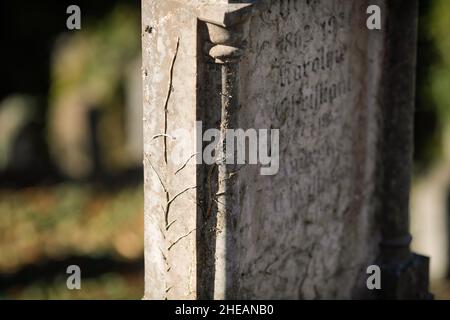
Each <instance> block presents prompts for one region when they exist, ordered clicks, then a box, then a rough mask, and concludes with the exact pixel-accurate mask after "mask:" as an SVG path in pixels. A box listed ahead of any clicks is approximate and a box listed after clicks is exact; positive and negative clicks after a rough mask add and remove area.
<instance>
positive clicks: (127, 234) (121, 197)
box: [0, 184, 144, 299]
mask: <svg viewBox="0 0 450 320" xmlns="http://www.w3.org/2000/svg"><path fill="white" fill-rule="evenodd" d="M0 198H1V199H2V201H1V202H0V252H1V254H0V274H2V275H3V276H5V275H8V274H10V275H11V276H12V275H14V273H16V272H18V271H20V270H21V269H22V268H24V267H26V266H29V265H33V264H36V263H38V262H42V261H44V262H45V261H64V259H67V258H71V257H80V256H85V257H90V258H92V259H95V258H99V257H108V261H118V262H121V261H122V262H126V261H128V262H129V263H132V262H133V261H135V262H136V264H138V267H137V269H139V261H141V260H142V254H143V203H144V199H143V191H142V186H139V187H128V188H125V189H123V190H118V191H102V190H99V189H98V188H97V187H95V186H89V185H85V186H80V185H70V184H62V185H56V186H53V187H33V188H28V189H25V190H21V191H19V192H15V191H12V190H0ZM74 261H76V258H75V260H74ZM65 267H67V266H65ZM80 267H81V268H82V273H83V266H80ZM107 267H108V266H106V268H107ZM142 268H143V266H142ZM36 270H39V269H36ZM65 271H66V270H65V269H61V270H58V272H57V273H55V274H54V277H52V278H54V279H51V280H50V281H42V280H40V275H39V274H36V275H34V276H33V277H32V278H33V279H34V280H35V282H34V283H31V284H29V285H25V286H24V287H21V286H19V287H13V288H9V289H8V290H7V292H6V293H5V292H1V291H0V297H2V296H3V297H6V298H12V297H14V298H41V299H47V298H65V297H72V298H74V297H75V298H91V297H93V298H96V299H100V298H104V299H109V298H141V297H142V294H143V289H142V288H143V279H142V278H141V277H140V276H139V272H137V273H136V272H134V271H133V272H134V275H133V274H132V275H131V276H130V275H128V278H127V277H126V276H122V275H120V273H106V274H98V275H96V276H98V278H90V279H86V281H84V279H83V280H82V290H81V291H69V290H67V288H66V284H65V281H66V279H67V276H66V275H65ZM84 271H89V270H84ZM124 271H126V270H124ZM0 283H1V281H0ZM127 283H129V285H127ZM115 284H117V287H116V286H115ZM122 289H123V290H122Z"/></svg>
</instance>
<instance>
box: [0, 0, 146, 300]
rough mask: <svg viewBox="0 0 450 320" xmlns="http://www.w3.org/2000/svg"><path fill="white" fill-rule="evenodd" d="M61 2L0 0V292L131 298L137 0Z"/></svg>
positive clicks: (138, 260) (138, 187) (139, 237)
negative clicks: (75, 21)
mask: <svg viewBox="0 0 450 320" xmlns="http://www.w3.org/2000/svg"><path fill="white" fill-rule="evenodd" d="M70 4H73V3H71V2H68V1H1V4H0V8H1V9H0V13H1V19H0V23H1V50H0V52H1V53H0V54H1V61H2V62H1V65H2V68H1V70H2V74H3V81H2V84H1V87H0V299H141V298H142V296H143V286H144V281H143V191H142V144H143V141H142V125H141V121H142V104H141V76H140V75H141V71H140V61H141V60H140V55H141V52H140V48H141V46H140V41H141V36H140V34H141V30H140V29H141V28H140V1H138V0H136V1H118V0H96V1H76V4H77V5H78V6H80V8H81V30H79V31H78V30H74V31H69V30H68V29H67V27H66V20H67V18H68V17H69V14H66V9H67V7H68V6H69V5H70ZM69 265H78V266H80V268H81V274H82V290H73V291H69V290H67V288H66V280H67V277H68V275H67V274H66V268H67V267H68V266H69Z"/></svg>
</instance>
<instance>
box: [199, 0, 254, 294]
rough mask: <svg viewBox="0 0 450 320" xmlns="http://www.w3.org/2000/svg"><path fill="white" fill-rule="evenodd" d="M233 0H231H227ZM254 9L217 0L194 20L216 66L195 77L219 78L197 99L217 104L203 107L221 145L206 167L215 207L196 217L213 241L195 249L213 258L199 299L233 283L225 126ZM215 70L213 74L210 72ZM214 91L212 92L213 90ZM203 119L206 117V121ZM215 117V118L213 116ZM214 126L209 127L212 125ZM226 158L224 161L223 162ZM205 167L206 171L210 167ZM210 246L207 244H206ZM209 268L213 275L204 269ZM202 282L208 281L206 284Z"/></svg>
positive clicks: (232, 111)
mask: <svg viewBox="0 0 450 320" xmlns="http://www.w3.org/2000/svg"><path fill="white" fill-rule="evenodd" d="M229 2H232V1H229ZM253 10H255V6H254V5H253V4H249V3H222V4H213V5H204V6H202V7H201V9H200V10H199V20H200V21H201V22H203V23H204V24H205V27H206V28H205V29H206V30H205V31H206V32H205V33H204V34H203V35H201V36H200V44H201V47H202V48H203V49H204V51H205V53H207V55H208V57H209V59H210V60H211V61H208V59H206V61H204V62H205V63H214V64H216V66H213V67H210V68H208V70H207V72H210V73H212V74H207V75H203V76H204V77H202V76H201V75H200V76H199V78H200V79H203V80H205V79H208V78H209V79H213V78H217V79H220V82H218V84H219V86H215V85H214V84H213V83H214V82H213V81H211V82H208V83H209V86H207V87H206V88H204V89H203V91H202V92H203V93H204V94H205V96H206V97H208V98H207V99H206V101H205V102H204V103H203V104H201V106H202V108H205V109H206V108H212V109H217V110H216V111H215V112H214V111H213V112H207V114H210V115H212V114H216V115H217V116H219V118H217V119H216V120H218V122H219V124H218V129H219V130H220V144H219V149H220V150H218V153H217V155H216V157H217V161H216V163H215V164H213V166H212V167H210V170H214V166H217V175H216V176H212V175H210V176H209V179H211V178H212V177H214V178H215V180H216V190H215V192H214V193H215V196H214V197H213V199H208V201H214V202H215V203H216V205H215V206H212V207H211V212H209V213H208V215H207V216H205V217H203V219H200V221H201V222H200V223H201V224H204V225H206V226H210V228H202V230H201V232H202V233H203V235H204V238H203V239H204V240H206V239H208V240H206V241H210V242H214V244H213V243H211V245H213V246H214V248H212V250H209V252H208V250H204V251H202V250H203V248H202V247H203V245H202V244H199V246H198V247H199V250H200V252H205V253H206V254H210V255H212V256H214V257H215V259H214V261H211V263H213V264H214V266H213V268H205V269H204V270H203V272H201V274H202V277H205V278H206V279H208V280H207V281H212V282H213V285H212V283H211V285H212V286H213V288H214V289H213V291H211V292H202V293H201V294H200V297H202V298H214V299H226V298H227V296H228V297H229V296H230V292H231V291H232V288H230V287H232V284H233V282H234V281H236V280H237V279H235V277H236V276H237V275H236V273H235V271H236V270H235V269H234V268H233V266H234V263H233V261H231V260H230V259H229V254H227V250H232V245H231V246H230V242H232V241H233V240H232V234H231V233H232V232H233V231H232V230H230V227H229V226H230V225H232V224H233V222H234V221H233V219H234V217H235V212H233V211H235V210H234V205H235V202H236V194H235V192H234V183H235V179H234V177H233V175H234V174H235V172H236V171H237V170H238V167H237V166H236V165H234V164H230V163H229V162H230V161H228V160H229V159H230V157H231V156H233V158H234V151H233V150H227V137H226V135H227V131H228V130H229V129H237V128H238V126H237V121H236V120H237V119H236V117H237V114H238V110H239V107H240V106H241V103H242V102H241V100H240V83H239V79H240V68H239V63H240V60H241V57H242V55H243V53H244V51H245V46H246V43H247V37H248V28H249V18H250V16H251V14H252V12H253ZM214 73H215V74H214ZM217 89H218V90H219V91H218V92H217V93H218V94H219V97H218V99H216V100H217V101H220V104H219V105H215V104H214V103H212V101H214V100H212V99H209V98H210V97H211V92H214V90H217ZM213 95H214V93H213ZM208 118H209V120H210V121H208ZM213 119H214V116H204V117H203V120H206V123H210V124H212V123H211V122H212V121H211V120H213ZM213 121H214V120H213ZM215 126H217V125H214V124H213V126H212V127H215ZM227 162H228V163H227ZM210 170H205V171H208V172H209V171H210ZM208 247H209V245H208ZM208 273H212V274H208ZM206 287H207V286H206Z"/></svg>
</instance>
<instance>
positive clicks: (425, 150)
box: [411, 0, 450, 299]
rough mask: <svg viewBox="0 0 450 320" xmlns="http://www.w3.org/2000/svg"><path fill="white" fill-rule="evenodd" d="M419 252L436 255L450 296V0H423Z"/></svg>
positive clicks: (416, 192) (416, 198) (441, 293)
mask: <svg viewBox="0 0 450 320" xmlns="http://www.w3.org/2000/svg"><path fill="white" fill-rule="evenodd" d="M419 22H420V31H419V32H420V33H419V51H418V65H417V101H416V108H417V110H416V121H415V122H416V123H415V125H416V127H415V131H416V132H415V170H414V171H415V172H414V182H413V190H412V197H411V231H412V235H413V239H414V240H413V250H414V251H416V252H418V253H422V254H425V255H427V256H430V257H431V281H432V288H431V291H432V292H433V293H434V294H435V296H436V298H437V299H450V1H448V0H421V1H420V21H419Z"/></svg>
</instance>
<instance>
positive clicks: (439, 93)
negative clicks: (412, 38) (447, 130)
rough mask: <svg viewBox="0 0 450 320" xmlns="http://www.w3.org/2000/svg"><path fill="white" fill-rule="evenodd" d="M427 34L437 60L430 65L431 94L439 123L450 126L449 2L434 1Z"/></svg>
mask: <svg viewBox="0 0 450 320" xmlns="http://www.w3.org/2000/svg"><path fill="white" fill-rule="evenodd" d="M428 26H429V34H430V37H431V39H432V40H433V44H434V46H435V48H436V50H437V54H438V59H437V61H436V62H435V63H434V64H433V65H432V69H431V73H430V77H431V78H430V80H431V94H432V98H433V101H434V103H435V104H436V107H437V110H438V113H439V115H440V121H442V124H443V125H445V126H448V125H449V124H450V1H448V0H436V1H435V3H434V6H433V8H432V10H431V13H430V16H429V20H428Z"/></svg>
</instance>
